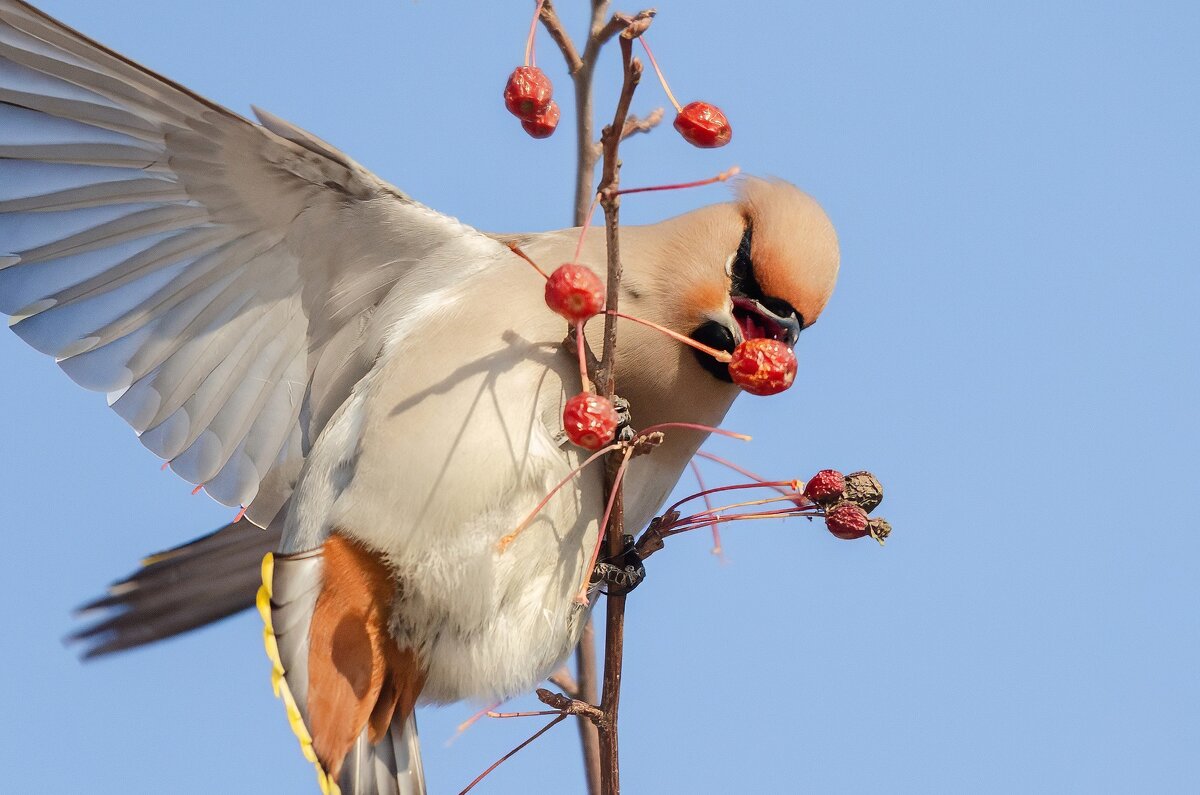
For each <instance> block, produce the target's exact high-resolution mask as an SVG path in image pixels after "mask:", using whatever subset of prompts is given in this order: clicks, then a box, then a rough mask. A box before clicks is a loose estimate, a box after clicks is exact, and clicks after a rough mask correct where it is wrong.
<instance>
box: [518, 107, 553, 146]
mask: <svg viewBox="0 0 1200 795" xmlns="http://www.w3.org/2000/svg"><path fill="white" fill-rule="evenodd" d="M561 115H562V114H561V113H560V112H559V110H558V103H557V102H555V101H554V100H550V104H549V105H547V106H546V109H545V110H544V111H542V112H541V113H540V114H538V115H537V116H534V117H533V118H532V119H521V126H522V127H524V128H525V132H527V133H529V136H530V137H531V138H549V137H550V136H551V135H553V134H554V130H555V129H556V128H557V127H558V119H559V117H560V116H561Z"/></svg>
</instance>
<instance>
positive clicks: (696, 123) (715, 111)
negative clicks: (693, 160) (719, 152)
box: [675, 102, 733, 149]
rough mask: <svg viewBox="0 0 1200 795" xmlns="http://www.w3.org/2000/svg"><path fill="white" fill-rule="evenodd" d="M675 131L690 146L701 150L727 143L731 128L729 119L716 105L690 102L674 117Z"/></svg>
mask: <svg viewBox="0 0 1200 795" xmlns="http://www.w3.org/2000/svg"><path fill="white" fill-rule="evenodd" d="M675 129H676V130H679V134H680V135H682V136H683V139H684V140H685V141H687V142H688V143H689V144H691V145H692V146H698V147H700V148H701V149H716V148H717V147H718V146H724V145H725V144H727V143H729V139H730V138H732V137H733V128H732V127H730V126H729V119H726V118H725V114H724V113H722V112H721V109H720V108H718V107H717V106H716V105H710V104H708V103H707V102H692V103H689V104H687V105H684V106H683V110H681V111H679V115H678V116H676V117H675Z"/></svg>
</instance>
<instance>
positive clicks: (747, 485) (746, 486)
mask: <svg viewBox="0 0 1200 795" xmlns="http://www.w3.org/2000/svg"><path fill="white" fill-rule="evenodd" d="M643 433H644V431H643ZM791 483H795V481H793V480H775V481H765V482H763V483H735V484H734V485H732V486H717V487H715V488H711V489H708V490H706V491H701V492H696V493H695V494H689V495H688V496H686V497H684V498H683V499H682V500H680V501H679V502H677V503H675V504H674V505H672V506H671V507H670V508H667V510H665V511H663V515H664V516H665V515H666V514H669V513H671V512H672V511H674V510H676V509H677V508H679V506H680V505H683V504H684V503H687V502H691V501H692V500H694V499H696V498H697V497H703V496H704V495H706V494H720V493H721V492H723V491H740V490H742V489H761V488H764V487H768V486H786V485H789V484H791Z"/></svg>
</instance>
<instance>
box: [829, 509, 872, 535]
mask: <svg viewBox="0 0 1200 795" xmlns="http://www.w3.org/2000/svg"><path fill="white" fill-rule="evenodd" d="M869 522H870V520H869V519H868V518H867V512H866V511H864V510H863V509H862V508H859V507H858V506H857V505H855V504H854V503H852V502H839V503H838V504H837V505H835V506H833V507H832V508H830V509H829V510H828V511H826V512H825V527H827V528H829V532H831V533H833V534H834V535H835V536H837V537H838V538H844V539H846V540H847V541H853V540H854V539H856V538H862V537H863V536H865V535H866V534H867V532H868V531H867V524H868V523H869Z"/></svg>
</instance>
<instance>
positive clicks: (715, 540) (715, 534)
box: [688, 458, 722, 557]
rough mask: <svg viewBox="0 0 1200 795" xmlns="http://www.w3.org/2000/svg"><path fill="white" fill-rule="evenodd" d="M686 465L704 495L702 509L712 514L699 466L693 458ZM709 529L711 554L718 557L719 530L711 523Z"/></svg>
mask: <svg viewBox="0 0 1200 795" xmlns="http://www.w3.org/2000/svg"><path fill="white" fill-rule="evenodd" d="M688 465H689V466H691V468H692V474H693V475H694V476H695V477H696V482H697V483H698V484H700V493H701V494H703V495H704V508H705V510H706V511H708V513H712V512H713V507H712V500H711V499H709V497H708V486H707V485H706V484H705V482H704V476H703V475H702V474H701V473H700V465H699V464H697V463H696V459H695V458H693V459H692V460H691V461H689V462H688ZM709 527H710V528H711V529H712V539H713V548H712V553H713V554H714V555H717V556H718V557H719V556H720V555H721V552H722V549H721V528H720V527H719V526H718V525H717V523H716V522H713V523H712V524H710V525H709Z"/></svg>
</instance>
